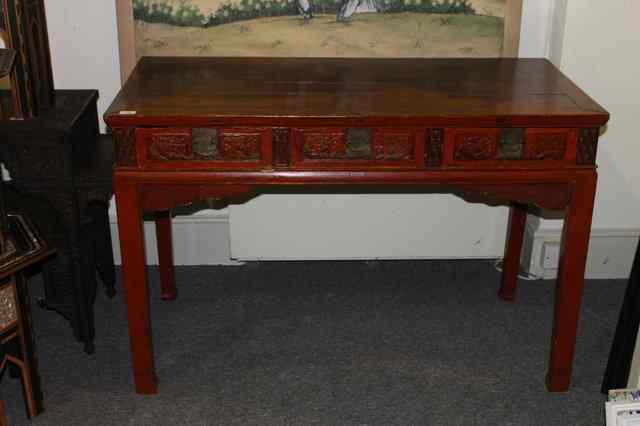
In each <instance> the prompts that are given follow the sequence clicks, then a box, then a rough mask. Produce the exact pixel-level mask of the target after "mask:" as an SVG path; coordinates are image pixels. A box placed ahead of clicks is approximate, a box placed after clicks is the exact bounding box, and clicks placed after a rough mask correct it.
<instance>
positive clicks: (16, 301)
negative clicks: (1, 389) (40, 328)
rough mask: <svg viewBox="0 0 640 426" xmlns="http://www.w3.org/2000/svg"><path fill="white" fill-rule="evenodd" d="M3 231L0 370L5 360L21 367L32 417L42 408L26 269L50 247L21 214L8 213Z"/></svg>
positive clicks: (26, 400) (44, 254) (41, 259)
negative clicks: (4, 234) (5, 236)
mask: <svg viewBox="0 0 640 426" xmlns="http://www.w3.org/2000/svg"><path fill="white" fill-rule="evenodd" d="M6 234H7V236H8V238H6V239H5V241H3V243H4V246H5V247H4V250H3V251H2V256H1V257H0V371H2V370H4V368H6V367H7V365H8V364H11V365H13V366H15V367H16V368H17V369H18V370H19V371H20V377H21V380H22V388H23V393H24V401H25V405H26V409H27V416H28V417H29V418H32V417H34V416H36V415H38V414H39V413H41V412H42V411H43V397H42V389H41V386H40V375H39V372H38V359H37V356H36V350H35V342H34V338H33V332H32V324H31V313H30V297H29V288H28V283H27V280H26V279H25V270H27V269H28V268H29V267H30V266H32V265H35V264H37V263H39V262H41V261H43V260H44V259H45V258H47V257H49V256H50V255H51V254H52V253H53V250H52V249H51V248H49V247H48V246H47V245H46V244H45V242H44V240H43V239H42V238H41V237H40V236H39V235H38V233H37V232H36V230H35V229H34V228H33V226H32V225H31V224H30V223H29V222H28V221H27V219H25V218H24V217H22V216H18V215H8V217H7V233H6Z"/></svg>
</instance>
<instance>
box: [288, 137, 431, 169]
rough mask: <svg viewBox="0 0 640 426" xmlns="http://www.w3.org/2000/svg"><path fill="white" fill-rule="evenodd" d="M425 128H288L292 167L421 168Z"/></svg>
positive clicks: (422, 164) (422, 165)
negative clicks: (290, 129)
mask: <svg viewBox="0 0 640 426" xmlns="http://www.w3.org/2000/svg"><path fill="white" fill-rule="evenodd" d="M424 138H425V129H414V128H373V129H371V128H296V129H292V132H291V140H292V153H291V167H292V168H294V169H315V170H322V169H341V170H357V169H360V168H366V169H369V170H370V169H398V168H400V169H402V168H408V169H415V168H421V167H424Z"/></svg>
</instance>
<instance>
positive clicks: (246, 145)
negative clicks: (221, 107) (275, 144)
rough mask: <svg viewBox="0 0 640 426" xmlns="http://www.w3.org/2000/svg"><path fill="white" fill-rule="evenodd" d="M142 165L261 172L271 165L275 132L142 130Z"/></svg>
mask: <svg viewBox="0 0 640 426" xmlns="http://www.w3.org/2000/svg"><path fill="white" fill-rule="evenodd" d="M136 148H137V152H138V161H139V165H140V167H142V168H153V169H172V170H176V169H181V168H184V169H251V170H253V169H261V168H264V167H265V166H267V165H270V164H271V158H272V149H271V131H270V129H262V128H227V127H225V128H213V127H202V128H140V129H137V130H136Z"/></svg>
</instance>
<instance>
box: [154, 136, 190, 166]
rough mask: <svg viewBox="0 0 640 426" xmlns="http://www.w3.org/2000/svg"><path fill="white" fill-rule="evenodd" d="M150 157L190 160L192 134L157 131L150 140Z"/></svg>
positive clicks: (166, 159) (155, 158)
mask: <svg viewBox="0 0 640 426" xmlns="http://www.w3.org/2000/svg"><path fill="white" fill-rule="evenodd" d="M148 155H149V159H151V160H161V161H169V160H190V159H192V158H193V152H192V150H191V136H190V135H189V134H188V133H156V134H153V135H151V141H150V142H149V153H148Z"/></svg>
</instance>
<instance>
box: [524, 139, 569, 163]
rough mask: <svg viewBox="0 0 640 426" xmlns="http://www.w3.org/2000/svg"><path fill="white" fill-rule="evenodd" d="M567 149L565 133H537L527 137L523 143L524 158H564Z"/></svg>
mask: <svg viewBox="0 0 640 426" xmlns="http://www.w3.org/2000/svg"><path fill="white" fill-rule="evenodd" d="M566 150H567V134H566V133H537V134H532V135H529V136H528V137H527V140H526V141H525V144H524V159H525V160H556V161H560V160H562V159H564V155H565V152H566Z"/></svg>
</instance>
